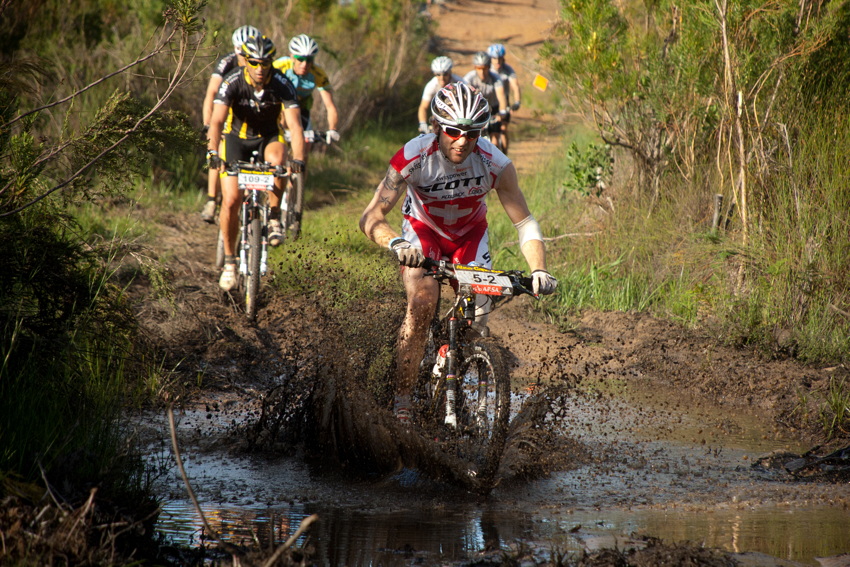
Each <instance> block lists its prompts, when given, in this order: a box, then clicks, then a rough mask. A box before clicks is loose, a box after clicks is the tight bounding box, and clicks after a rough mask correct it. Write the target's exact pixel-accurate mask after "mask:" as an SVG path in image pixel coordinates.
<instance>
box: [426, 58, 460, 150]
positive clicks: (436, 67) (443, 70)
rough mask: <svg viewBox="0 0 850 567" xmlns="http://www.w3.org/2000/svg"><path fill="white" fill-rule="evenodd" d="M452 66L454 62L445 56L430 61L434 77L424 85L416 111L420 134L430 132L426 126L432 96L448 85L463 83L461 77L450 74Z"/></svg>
mask: <svg viewBox="0 0 850 567" xmlns="http://www.w3.org/2000/svg"><path fill="white" fill-rule="evenodd" d="M453 66H454V62H453V61H452V58H451V57H448V56H446V55H441V56H440V57H436V58H434V60H433V61H431V72H432V73H434V76H433V77H431V80H430V81H428V82H427V83H426V84H425V88H424V89H422V99H421V101H420V103H419V110H418V111H417V117H418V118H419V133H420V134H427V133H428V132H430V127H429V125H428V111H429V110H430V108H431V101H432V100H434V95H435V94H437V91H439V90H440V89H441V88H443V87H445V86H446V85H448V84H449V83H457V82H459V81H463V77H461V76H460V75H455V74H454V73H452V67H453Z"/></svg>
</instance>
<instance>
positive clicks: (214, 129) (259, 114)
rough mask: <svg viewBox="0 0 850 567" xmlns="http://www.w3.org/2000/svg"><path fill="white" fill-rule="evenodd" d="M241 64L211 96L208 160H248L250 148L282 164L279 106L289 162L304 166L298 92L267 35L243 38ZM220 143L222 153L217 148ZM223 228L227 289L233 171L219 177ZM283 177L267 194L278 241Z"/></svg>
mask: <svg viewBox="0 0 850 567" xmlns="http://www.w3.org/2000/svg"><path fill="white" fill-rule="evenodd" d="M242 55H243V56H244V57H245V63H246V64H245V67H244V68H239V69H236V70H234V71H232V72H231V73H230V74H229V75H227V76H226V77H225V78H224V80H223V81H222V83H221V87H220V88H219V90H218V93H217V94H216V96H215V100H214V101H213V102H214V105H213V113H212V118H211V119H210V130H209V144H208V146H207V148H208V150H207V160H208V162H209V165H210V168H213V167H221V166H222V163H223V162H234V161H238V160H243V161H247V160H249V159H250V158H251V157H252V155H253V152H254V151H259V153H260V156H261V159H263V160H265V161H267V162H269V163H270V164H272V165H275V166H277V165H282V164H283V163H284V159H285V157H286V146H285V145H284V138H283V129H282V127H281V121H282V117H281V109H282V113H283V118H285V120H286V125H287V126H288V127H289V129H290V130H291V131H292V134H293V139H292V153H293V157H294V159H293V160H292V161H290V162H289V169H290V170H291V171H293V172H302V171H303V170H304V132H303V130H302V128H301V116H300V111H299V109H298V100H297V99H298V95H297V94H296V92H295V87H293V86H292V83H290V82H289V80H287V78H286V77H285V76H284V75H283V73H281V72H280V71H278V70H277V69H274V68H273V67H272V61H273V60H274V55H275V46H274V43H273V42H272V40H270V39H269V38H267V37H266V36H261V35H251V36H249V37H248V39H247V40H245V43H244V44H242ZM219 146H221V157H219V154H218V149H219ZM221 192H222V202H221V213H220V215H219V218H220V221H221V223H220V224H221V234H222V237H223V240H224V254H225V260H224V269H223V271H222V273H221V279H220V280H219V286H220V287H221V288H222V289H224V290H227V291H229V290H231V289H233V286H234V285H235V284H236V257H235V255H234V248H235V246H234V241H235V238H236V234H237V232H238V231H239V218H238V216H239V204H240V193H239V187H238V183H237V178H236V176H232V175H224V174H223V175H222V178H221ZM282 192H283V184H282V179H280V178H277V177H276V178H275V190H274V191H272V192H271V195H270V196H269V205H270V206H271V216H272V218H271V220H270V221H269V226H268V229H269V244H271V245H272V246H277V245H278V244H280V242H281V240H282V238H283V233H282V227H281V223H280V197H281V194H282Z"/></svg>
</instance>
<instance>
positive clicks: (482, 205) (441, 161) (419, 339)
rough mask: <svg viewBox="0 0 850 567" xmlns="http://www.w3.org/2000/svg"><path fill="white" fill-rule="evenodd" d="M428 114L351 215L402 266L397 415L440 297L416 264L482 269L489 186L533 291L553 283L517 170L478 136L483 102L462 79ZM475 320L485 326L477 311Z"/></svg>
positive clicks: (484, 115)
mask: <svg viewBox="0 0 850 567" xmlns="http://www.w3.org/2000/svg"><path fill="white" fill-rule="evenodd" d="M431 112H432V118H431V122H432V126H433V127H434V133H433V134H425V135H420V136H418V137H416V138H414V139H412V140H410V141H409V142H407V144H405V145H404V147H403V148H401V149H400V150H399V151H398V152H397V153H396V154H395V155H394V156H393V157H392V159H391V160H390V167H389V168H388V170H387V174H386V176H385V177H384V179H383V181H381V183H380V184H379V185H378V188H377V190H376V192H375V196H374V197H373V198H372V201H371V203H369V205H368V207H366V210H365V211H364V212H363V215H362V216H361V218H360V229H361V230H362V231H363V232H364V233H365V234H366V235H367V236H368V237H369V238H370V239H371V240H372V241H374V242H375V243H377V244H379V245H380V246H386V247H388V248H389V249H390V250H392V251H393V252H394V253H395V255H396V256H397V258H398V261H399V263H401V264H402V266H404V267H403V268H402V280H403V282H404V286H405V289H406V291H407V312H406V315H405V319H404V323H403V324H402V327H401V331H400V338H399V347H398V352H397V361H396V362H397V366H396V368H397V376H396V384H395V388H396V392H395V393H396V399H395V408H394V409H395V414H396V416H397V417H398V418H399V419H400V420H402V421H406V420H408V419H409V417H410V395H411V392H412V389H413V386H414V383H415V380H416V376H417V373H418V367H419V361H421V360H422V356H423V353H424V348H425V341H426V340H427V334H428V327H429V324H430V321H431V318H432V317H433V314H434V310H435V309H436V304H437V302H438V301H439V298H440V290H439V284H438V282H437V281H436V280H434V278H430V277H428V276H426V275H425V270H423V269H422V268H420V266H421V265H422V262H423V261H424V259H425V258H426V257H427V258H431V259H433V260H440V259H441V258H443V257H444V256H446V257H448V258H450V260H451V261H452V262H455V263H461V264H469V263H470V262H477V263H478V264H480V265H482V266H484V267H490V265H491V258H490V250H489V237H488V231H487V217H486V215H487V194H488V193H489V192H490V191H491V190H495V191H496V195H497V196H498V198H499V202H500V203H501V205H502V207H503V208H504V210H505V213H507V215H508V218H510V220H511V222H513V223H514V226H515V227H516V229H517V232H518V234H519V243H520V250H521V251H522V254H523V256H524V257H525V259H526V261H527V262H528V266H529V268H530V269H531V272H532V279H533V288H534V289H533V291H534V293H536V294H550V293H553V292H554V291H555V288H556V286H557V280H555V278H554V277H552V275H551V274H549V272H548V271H547V270H546V250H545V248H544V246H543V237H542V234H541V232H540V226H539V225H538V224H537V221H536V220H534V217H533V216H532V215H531V212H530V211H529V210H528V205H527V204H526V201H525V196H524V195H523V193H522V190H520V188H519V182H518V180H517V172H516V168H515V167H514V165H513V163H512V162H511V160H510V159H508V158H507V156H505V154H503V153H502V152H500V151H499V150H498V148H496V146H494V145H493V144H491V143H490V142H488V141H487V140H485V139H483V138H481V137H480V136H481V133H482V129H483V128H485V127H486V126H487V124H488V122H489V121H490V106H489V104H487V101H486V100H485V99H484V97H483V96H482V95H481V94H480V93H479V92H477V91H475V90H474V89H472V88H471V87H470V86H468V85H466V84H465V83H460V82H458V83H452V84H450V85H447V86H445V87H443V88H442V89H440V91H439V92H438V93H437V95H436V96H435V97H434V99H433V100H432V101H431ZM403 193H406V197H405V199H404V205H403V206H402V214H403V216H404V220H403V222H402V229H401V235H399V234H398V233H397V232H395V231H394V230H393V229H392V228H391V227H390V225H389V223H388V222H387V215H388V214H389V213H390V211H391V210H392V209H393V208H394V207H395V205H396V203H397V202H398V200H399V199H400V198H401V196H402V194H403ZM482 315H483V314H482ZM476 318H477V317H476ZM482 319H483V318H482ZM479 322H480V323H481V324H486V319H483V320H479Z"/></svg>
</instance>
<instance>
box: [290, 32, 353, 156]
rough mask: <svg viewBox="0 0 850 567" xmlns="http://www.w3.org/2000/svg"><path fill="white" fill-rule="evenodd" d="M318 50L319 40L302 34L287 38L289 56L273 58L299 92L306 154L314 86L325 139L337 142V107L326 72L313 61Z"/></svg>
mask: <svg viewBox="0 0 850 567" xmlns="http://www.w3.org/2000/svg"><path fill="white" fill-rule="evenodd" d="M318 53H319V44H317V43H316V41H315V40H314V39H312V38H311V37H310V36H308V35H305V34H301V35H298V36H295V37H293V38H292V40H291V41H290V42H289V56H288V57H287V56H284V57H281V58H280V59H278V60H276V61H275V62H274V66H275V68H277V69H280V70H281V71H282V72H283V74H284V75H286V78H287V79H289V81H290V82H291V83H292V84H293V85H294V86H295V90H296V92H297V93H298V106H300V107H301V126H302V127H303V129H304V135H305V141H306V142H307V153H308V154H309V153H310V149H311V147H312V144H313V142H314V141H315V138H314V136H315V134H314V132H313V121H312V120H311V119H310V110H311V109H312V108H313V91H314V90H318V91H319V95H320V96H321V97H322V103H323V104H324V105H325V111H326V113H327V119H328V131H327V134H326V135H325V136H326V137H325V142H326V143H327V144H331V143H333V142H339V132H338V131H337V127H338V126H339V111H338V110H337V108H336V103H335V102H334V95H333V90H332V89H331V84H330V81H329V80H328V74H327V73H326V72H325V70H324V69H322V68H321V67H319V66H318V65H316V63H315V59H316V55H317V54H318Z"/></svg>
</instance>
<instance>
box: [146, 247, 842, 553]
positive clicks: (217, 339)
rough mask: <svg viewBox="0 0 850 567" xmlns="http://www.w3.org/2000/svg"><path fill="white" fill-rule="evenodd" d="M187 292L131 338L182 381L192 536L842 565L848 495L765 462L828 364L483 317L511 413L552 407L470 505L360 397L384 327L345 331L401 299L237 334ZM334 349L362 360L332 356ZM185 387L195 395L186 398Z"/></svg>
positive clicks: (828, 479)
mask: <svg viewBox="0 0 850 567" xmlns="http://www.w3.org/2000/svg"><path fill="white" fill-rule="evenodd" d="M210 253H211V251H210ZM200 264H201V263H200V262H199V265H197V266H194V268H195V269H194V270H193V269H188V270H183V271H181V273H179V274H178V273H177V272H175V273H174V274H173V275H174V276H175V277H176V278H177V280H176V281H177V282H179V281H181V280H182V279H183V278H190V277H192V275H193V273H195V274H196V273H197V272H199V271H203V270H204V269H206V268H203V267H202V266H201V265H200ZM197 281H199V280H198V279H197V278H195V282H197ZM200 281H201V284H200V285H198V284H197V283H195V284H193V285H191V286H189V285H187V286H185V287H182V288H181V286H179V285H178V289H180V291H179V292H178V294H177V297H176V299H177V301H178V307H179V309H178V310H177V311H176V313H177V315H174V314H172V315H171V316H169V317H168V318H167V321H168V322H170V325H169V324H166V320H162V321H161V322H157V318H150V319H149V320H148V325H149V330H150V331H151V336H153V335H158V340H161V341H164V342H163V348H166V347H165V342H166V341H167V342H169V344H168V347H167V350H168V352H169V353H170V355H171V356H173V357H174V360H175V361H176V363H175V368H176V374H175V382H182V383H183V384H184V385H186V389H185V390H183V392H182V393H181V399H180V403H179V404H178V411H177V414H178V416H179V421H180V427H179V437H180V444H181V448H182V451H183V454H184V457H185V458H186V460H187V462H186V468H187V472H188V475H189V478H190V480H191V482H192V486H193V488H194V490H195V491H196V493H197V494H198V499H199V501H200V503H201V506H202V508H203V510H204V512H205V515H206V517H207V520H208V521H210V522H211V523H213V524H214V525H215V526H216V529H217V530H219V531H220V532H221V533H223V534H226V536H227V537H228V538H232V539H231V540H232V541H234V542H239V541H243V542H250V541H253V539H252V538H254V537H257V538H259V540H260V541H278V542H279V541H282V540H283V539H285V538H286V537H287V536H288V534H291V533H292V531H293V530H294V529H295V527H297V526H298V523H299V522H300V521H301V520H302V519H303V518H304V517H307V516H308V515H310V514H313V513H318V514H319V518H320V519H319V521H318V522H316V524H314V526H313V527H312V528H311V530H310V532H309V534H310V535H309V536H308V537H307V538H304V539H303V540H302V542H301V543H303V544H305V545H307V546H309V547H311V549H312V550H313V551H314V553H315V556H314V557H315V558H316V562H317V563H319V564H334V565H342V564H345V565H361V564H382V565H408V564H411V563H418V564H451V563H456V564H470V562H473V561H478V560H482V561H483V560H484V558H488V559H487V560H488V561H495V560H494V559H493V558H492V557H491V555H492V554H497V555H498V554H502V555H504V554H514V555H513V556H516V557H519V556H523V557H525V558H526V561H528V562H529V563H527V564H541V565H542V564H550V563H551V562H553V561H554V559H553V558H554V557H557V555H558V554H559V553H564V554H571V555H570V556H571V557H579V556H580V555H581V554H582V553H597V554H599V553H602V550H614V549H619V550H623V549H632V548H643V547H645V546H646V545H648V544H647V541H646V538H660V539H661V540H662V541H663V542H665V543H666V544H670V545H673V546H674V547H675V548H676V549H680V550H681V549H692V548H691V547H688V546H689V545H696V548H695V549H694V553H695V554H696V553H697V552H699V550H700V548H702V547H707V548H717V549H718V550H722V551H723V552H725V553H737V554H744V553H746V554H748V555H746V556H740V555H736V556H735V558H736V560H738V561H739V562H740V561H743V560H745V559H746V561H756V560H757V561H758V562H757V563H742V564H759V565H792V564H803V565H818V564H819V563H818V562H817V560H816V559H815V558H816V557H827V556H836V555H839V554H841V553H846V552H848V551H850V544H848V541H850V540H848V538H847V536H846V534H847V533H848V531H847V530H848V526H850V513H848V505H850V485H848V483H847V479H846V478H843V477H841V476H840V475H834V474H828V471H814V473H816V474H812V475H807V476H803V477H795V476H793V475H791V474H789V473H788V472H787V470H785V469H784V468H783V464H785V463H787V462H789V461H790V460H791V459H792V457H793V456H799V455H800V454H802V453H803V452H805V451H806V450H808V449H809V448H811V447H812V444H813V443H815V441H816V438H817V436H816V432H814V431H808V430H805V429H802V428H798V427H796V426H795V424H797V423H798V421H797V420H796V417H795V416H796V415H797V414H796V413H795V409H796V408H797V407H798V399H799V397H798V396H797V393H798V392H801V391H804V392H809V393H811V392H812V391H816V390H822V389H823V388H825V387H826V385H827V384H828V382H829V380H830V379H831V378H833V377H835V376H836V375H838V374H841V373H842V372H844V370H843V369H840V368H838V369H836V368H831V369H830V368H828V369H818V368H809V367H804V366H800V365H798V364H795V363H793V362H792V361H788V360H767V359H763V358H760V357H759V356H758V355H757V354H756V353H753V352H748V351H743V350H738V349H733V348H729V347H725V346H723V345H721V344H719V343H717V342H716V341H715V340H713V339H712V338H711V337H708V336H704V335H697V334H693V333H691V332H688V331H686V330H683V329H681V328H679V327H677V326H675V325H672V324H669V323H666V322H664V321H659V320H655V319H652V318H650V317H646V316H643V315H636V314H623V313H586V314H584V315H583V316H582V317H581V319H580V320H578V321H575V322H574V323H576V325H575V329H576V330H575V331H573V332H568V333H563V332H560V331H559V330H558V328H556V327H555V326H553V325H550V324H546V323H542V322H539V321H534V317H533V314H532V313H531V312H530V310H529V305H528V304H526V303H523V301H522V300H518V301H516V302H515V303H514V304H511V305H509V306H507V307H506V308H505V309H503V310H501V311H497V312H496V313H494V314H493V316H492V318H491V329H492V332H493V334H494V335H495V336H496V337H498V338H499V339H500V340H502V342H503V343H505V344H509V345H510V350H511V352H512V354H513V356H514V360H513V376H512V381H513V389H514V397H515V400H516V404H517V407H518V408H519V407H521V405H522V404H523V402H524V401H525V400H526V399H527V397H528V396H529V394H530V393H531V392H536V393H539V392H541V391H549V390H548V388H553V387H556V386H557V387H560V388H561V390H559V391H562V392H566V395H564V396H561V397H559V398H558V400H559V403H557V404H555V405H554V406H552V407H551V411H549V412H547V413H546V414H545V415H544V417H543V419H542V420H539V419H538V420H536V421H533V422H532V423H531V424H530V426H529V427H528V428H525V429H523V428H521V427H519V425H518V424H515V425H514V435H513V437H512V439H511V442H509V443H508V447H507V450H506V453H505V455H504V458H503V462H502V468H501V469H500V474H499V476H498V479H497V480H498V482H497V483H496V485H495V486H494V487H493V488H492V490H490V491H489V493H488V494H487V495H486V497H485V496H482V495H481V493H480V492H478V491H476V490H474V489H472V488H474V487H471V486H470V484H469V483H468V482H465V481H464V479H463V478H462V476H461V475H459V474H458V471H457V470H455V469H453V468H452V467H453V464H452V462H451V460H450V459H442V460H441V459H439V458H435V459H434V460H429V458H428V457H429V456H435V455H436V456H437V457H440V455H439V454H436V453H435V452H434V450H433V445H432V444H431V443H430V442H429V440H428V439H423V440H422V441H421V443H422V446H421V447H425V448H421V447H420V449H421V451H420V452H418V453H416V452H415V450H416V445H415V443H414V442H408V441H405V435H406V433H404V432H399V431H397V430H396V429H395V428H394V422H393V421H392V420H391V418H390V417H389V412H388V411H387V410H386V409H385V408H384V407H383V406H381V404H380V403H378V402H376V401H375V400H376V399H377V398H379V396H378V397H377V398H376V396H375V395H374V391H372V390H370V389H369V387H370V386H369V381H368V380H369V372H368V369H369V368H370V366H372V362H374V361H370V356H373V355H370V354H369V352H370V351H371V352H373V353H374V352H375V350H374V349H375V348H376V345H382V344H383V345H386V344H390V343H392V340H393V336H394V328H387V329H381V332H379V333H378V334H377V336H372V337H370V336H368V334H366V333H364V332H362V329H364V328H366V327H367V326H369V325H370V323H369V322H370V321H373V320H374V318H375V313H378V314H380V315H381V316H384V315H387V319H385V320H392V318H391V317H389V313H392V312H398V313H400V312H401V306H402V305H403V303H401V301H402V300H401V297H400V296H399V297H389V298H388V299H387V300H386V301H384V302H382V303H381V304H380V305H367V304H363V305H361V306H360V308H358V309H354V310H353V311H352V312H351V313H348V314H346V315H345V325H344V328H342V327H340V326H339V321H335V320H334V316H333V315H331V314H329V313H320V312H318V311H315V310H310V309H306V308H305V305H306V304H305V303H304V301H303V299H299V298H293V297H289V298H287V297H277V296H272V297H270V298H269V301H268V303H265V304H264V305H263V308H262V310H261V312H260V316H259V320H258V322H257V324H256V325H248V324H247V323H245V321H244V317H243V316H242V314H241V313H239V312H238V305H236V304H235V303H234V304H232V305H231V304H228V303H227V302H226V301H223V300H222V299H223V298H222V296H221V295H220V294H219V293H218V291H217V290H215V286H214V283H215V282H214V277H207V278H204V279H202V280H200ZM529 301H530V300H529ZM372 327H374V325H372ZM157 329H165V330H169V332H168V333H167V334H163V333H161V332H159V331H157ZM305 330H307V332H305ZM352 334H353V335H356V337H357V342H358V343H359V344H360V345H361V346H362V347H363V349H362V350H361V349H357V348H350V345H351V344H352V341H351V339H350V337H351V336H352ZM178 336H179V337H180V339H179V340H176V339H175V337H178ZM193 379H194V383H195V385H197V384H200V385H201V386H202V387H201V388H195V387H194V385H193V387H189V386H188V385H190V384H192V382H193ZM364 384H366V386H365V387H363V385H364ZM352 385H354V386H356V387H354V388H352V387H351V386H352ZM367 394H368V395H367ZM323 416H324V417H323ZM141 417H142V419H141V420H140V423H141V424H152V425H153V427H152V428H149V427H147V426H144V425H141V424H140V431H142V430H143V431H144V434H143V435H142V437H143V438H145V439H148V440H149V442H150V443H151V444H150V449H149V454H151V455H152V460H153V461H155V462H159V463H160V464H161V465H162V470H163V471H164V473H165V474H164V475H163V476H162V477H160V479H159V481H158V491H159V494H160V495H161V497H162V498H163V501H164V512H163V514H162V515H161V517H160V520H159V524H158V529H160V530H162V531H163V532H164V533H166V534H168V536H169V537H173V538H175V539H176V540H177V541H180V542H183V543H194V544H197V543H198V541H199V538H200V533H201V531H200V524H199V518H198V516H197V514H196V512H195V511H194V509H193V507H192V505H191V504H190V502H189V501H188V499H187V498H186V495H185V494H186V492H185V488H184V487H183V484H182V481H181V479H180V477H179V475H178V474H177V472H176V469H175V468H174V466H173V456H172V455H171V451H170V447H169V444H168V442H167V441H166V437H165V432H166V427H165V421H164V418H163V414H162V412H161V411H154V412H151V413H145V414H144V415H143V416H141ZM529 430H531V431H529ZM157 439H158V441H157ZM411 447H413V449H411ZM405 450H407V451H408V453H407V454H405V453H404V451H405ZM411 450H413V451H414V455H413V457H411V456H410V451H411ZM825 451H827V448H826V447H825V448H824V449H823V450H822V451H821V453H824V452H825ZM765 455H774V458H771V459H761V457H762V456H765ZM405 464H406V465H407V466H406V467H405ZM417 465H418V466H417ZM441 473H443V474H441ZM263 538H265V539H263ZM688 542H690V543H688ZM650 543H652V542H651V541H650ZM754 553H760V554H764V555H766V557H764V556H761V555H753V554H754ZM493 564H499V563H498V562H496V563H493ZM600 564H605V563H600ZM611 564H615V563H611ZM647 564H652V563H647ZM673 564H675V563H673ZM696 564H710V563H696Z"/></svg>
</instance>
